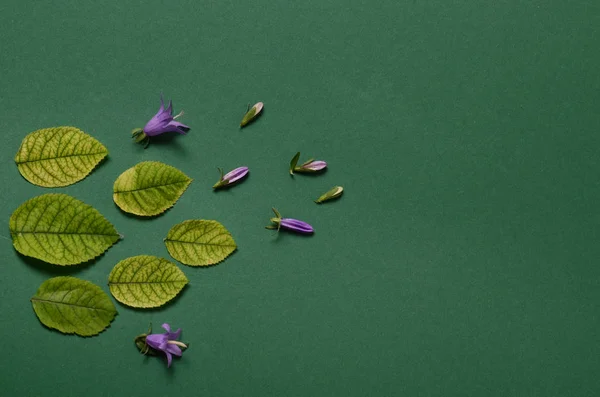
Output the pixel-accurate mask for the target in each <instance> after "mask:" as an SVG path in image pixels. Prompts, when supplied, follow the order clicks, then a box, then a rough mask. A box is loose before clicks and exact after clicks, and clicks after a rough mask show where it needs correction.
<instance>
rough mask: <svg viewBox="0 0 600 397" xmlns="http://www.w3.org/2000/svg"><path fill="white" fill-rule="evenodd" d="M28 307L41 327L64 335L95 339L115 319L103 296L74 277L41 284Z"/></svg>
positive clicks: (99, 291) (55, 278) (107, 297)
mask: <svg viewBox="0 0 600 397" xmlns="http://www.w3.org/2000/svg"><path fill="white" fill-rule="evenodd" d="M31 304H32V305H33V310H34V311H35V314H36V315H37V317H38V319H39V320H40V321H41V322H42V324H44V325H45V326H46V327H48V328H53V329H57V330H59V331H60V332H62V333H64V334H77V335H81V336H92V335H97V334H99V333H100V332H102V331H103V330H104V329H106V328H107V327H108V326H109V325H110V323H111V321H112V320H113V319H114V318H115V316H116V315H117V309H116V308H115V305H114V304H113V303H112V301H111V300H110V297H109V296H108V295H107V294H106V292H104V291H102V289H101V288H100V287H98V286H97V285H95V284H92V283H90V282H89V281H85V280H80V279H78V278H75V277H54V278H51V279H49V280H46V281H44V282H43V283H42V285H40V288H39V289H38V290H37V292H36V294H35V296H34V297H33V298H31Z"/></svg>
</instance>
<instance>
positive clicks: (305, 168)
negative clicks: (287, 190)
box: [290, 152, 327, 175]
mask: <svg viewBox="0 0 600 397" xmlns="http://www.w3.org/2000/svg"><path fill="white" fill-rule="evenodd" d="M299 159H300V152H298V153H296V155H295V156H294V158H293V159H292V161H291V162H290V175H294V172H319V171H321V170H324V169H325V168H327V163H326V162H325V161H323V160H315V159H310V160H308V161H307V162H305V163H303V164H301V165H297V164H298V160H299Z"/></svg>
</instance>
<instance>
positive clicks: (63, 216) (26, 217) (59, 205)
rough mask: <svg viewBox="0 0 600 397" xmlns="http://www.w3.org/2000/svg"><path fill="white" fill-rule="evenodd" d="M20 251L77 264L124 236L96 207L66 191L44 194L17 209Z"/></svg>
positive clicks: (14, 226) (14, 220)
mask: <svg viewBox="0 0 600 397" xmlns="http://www.w3.org/2000/svg"><path fill="white" fill-rule="evenodd" d="M9 228H10V234H11V236H12V239H13V245H14V247H15V249H16V250H17V251H19V252H20V253H21V254H23V255H26V256H31V257H34V258H37V259H41V260H43V261H44V262H48V263H52V264H55V265H76V264H78V263H82V262H86V261H89V260H90V259H93V258H95V257H97V256H98V255H100V254H102V253H103V252H104V251H106V250H107V249H109V248H110V247H111V246H112V245H113V244H114V243H116V242H117V241H118V240H119V239H120V238H121V236H120V235H119V233H117V231H116V230H115V228H114V226H113V225H112V224H111V223H110V222H109V221H107V220H106V218H104V217H103V216H102V214H100V213H99V212H98V211H97V210H96V209H95V208H93V207H92V206H90V205H88V204H85V203H84V202H82V201H79V200H77V199H76V198H73V197H71V196H67V195H66V194H43V195H41V196H37V197H34V198H32V199H30V200H27V201H26V202H24V203H23V204H21V206H20V207H19V208H17V209H16V210H15V212H13V214H12V215H11V217H10V221H9Z"/></svg>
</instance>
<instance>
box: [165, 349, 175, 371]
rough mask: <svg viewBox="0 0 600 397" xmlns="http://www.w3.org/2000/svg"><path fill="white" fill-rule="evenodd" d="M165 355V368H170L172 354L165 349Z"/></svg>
mask: <svg viewBox="0 0 600 397" xmlns="http://www.w3.org/2000/svg"><path fill="white" fill-rule="evenodd" d="M165 355H166V356H167V368H171V361H172V360H173V356H171V353H169V352H168V351H165Z"/></svg>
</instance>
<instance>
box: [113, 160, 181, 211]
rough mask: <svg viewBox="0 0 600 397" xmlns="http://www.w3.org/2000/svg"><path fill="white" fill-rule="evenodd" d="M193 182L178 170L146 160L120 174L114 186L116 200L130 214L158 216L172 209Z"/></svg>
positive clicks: (114, 198)
mask: <svg viewBox="0 0 600 397" xmlns="http://www.w3.org/2000/svg"><path fill="white" fill-rule="evenodd" d="M191 182H192V179H190V178H188V176H187V175H185V174H184V173H183V172H181V171H179V170H178V169H177V168H175V167H171V166H170V165H167V164H163V163H160V162H158V161H144V162H141V163H139V164H136V165H135V166H134V167H132V168H130V169H128V170H127V171H125V172H123V173H122V174H121V175H119V177H118V178H117V180H116V181H115V184H114V186H113V192H114V194H113V200H114V201H115V203H116V204H117V205H118V206H119V208H121V209H122V210H123V211H125V212H129V213H130V214H135V215H141V216H153V215H158V214H160V213H163V212H164V211H166V210H167V209H169V208H171V207H172V206H173V205H174V204H175V202H177V200H178V199H179V197H181V195H182V194H183V192H185V189H187V187H188V185H189V184H190V183H191Z"/></svg>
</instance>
